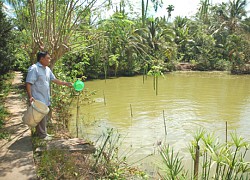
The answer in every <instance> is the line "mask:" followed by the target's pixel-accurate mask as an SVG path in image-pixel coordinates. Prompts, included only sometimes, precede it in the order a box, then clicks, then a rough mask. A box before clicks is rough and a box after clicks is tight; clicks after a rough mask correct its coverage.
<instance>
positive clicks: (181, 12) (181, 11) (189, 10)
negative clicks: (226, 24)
mask: <svg viewBox="0 0 250 180" xmlns="http://www.w3.org/2000/svg"><path fill="white" fill-rule="evenodd" d="M125 1H129V2H130V3H131V4H133V10H134V11H136V12H138V13H139V14H140V13H141V0H125ZM162 1H163V3H164V4H163V7H162V8H159V9H158V11H157V13H156V14H155V12H154V10H153V7H152V4H151V7H150V9H149V13H148V16H151V15H152V14H154V16H156V17H158V16H163V15H164V14H165V15H167V11H166V8H167V7H168V5H174V11H173V12H172V18H171V19H174V18H175V17H176V16H182V17H185V16H187V17H191V16H193V15H195V13H196V12H198V8H199V6H200V0H162ZM112 2H113V3H114V4H115V3H118V2H120V0H113V1H112ZM149 2H151V0H149ZM210 2H211V3H212V4H213V5H215V4H218V3H222V2H229V0H210ZM247 2H249V0H248V1H247ZM247 11H248V16H249V14H250V2H249V3H248V5H247ZM108 14H109V13H108Z"/></svg>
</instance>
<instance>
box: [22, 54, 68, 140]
mask: <svg viewBox="0 0 250 180" xmlns="http://www.w3.org/2000/svg"><path fill="white" fill-rule="evenodd" d="M49 64H50V55H49V53H48V52H38V53H37V63H36V64H33V65H32V66H30V67H29V69H28V74H27V77H26V90H27V93H28V98H29V102H30V103H31V102H32V101H35V100H39V101H41V102H43V103H44V104H46V105H47V106H50V81H52V82H54V83H56V84H58V85H65V86H68V87H71V86H72V84H71V83H69V82H64V81H61V80H59V79H56V77H55V75H54V74H53V72H52V71H51V69H50V68H49V67H48V66H49ZM47 120H48V116H47V115H46V116H45V117H44V118H43V119H42V121H41V122H40V123H39V124H38V125H37V126H36V135H37V136H38V137H39V138H42V139H44V140H51V139H52V137H51V136H50V135H48V134H47V127H46V124H47Z"/></svg>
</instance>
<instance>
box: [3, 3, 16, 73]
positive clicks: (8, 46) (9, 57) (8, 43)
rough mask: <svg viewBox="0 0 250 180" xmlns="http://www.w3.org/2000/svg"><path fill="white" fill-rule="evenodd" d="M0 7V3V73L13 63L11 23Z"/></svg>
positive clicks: (9, 67) (7, 69)
mask: <svg viewBox="0 0 250 180" xmlns="http://www.w3.org/2000/svg"><path fill="white" fill-rule="evenodd" d="M2 8H3V4H2V3H0V75H4V74H6V73H7V72H9V70H11V69H12V68H13V65H14V57H13V36H12V32H11V30H12V25H11V22H10V21H9V20H8V19H7V17H6V15H5V14H4V12H3V10H2Z"/></svg>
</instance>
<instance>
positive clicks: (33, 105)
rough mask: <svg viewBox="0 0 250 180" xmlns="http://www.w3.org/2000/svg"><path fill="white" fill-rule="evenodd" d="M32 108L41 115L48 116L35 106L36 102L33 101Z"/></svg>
mask: <svg viewBox="0 0 250 180" xmlns="http://www.w3.org/2000/svg"><path fill="white" fill-rule="evenodd" d="M31 106H32V107H33V108H34V109H35V110H36V111H38V112H39V113H42V114H45V115H46V114H47V112H44V111H42V110H41V109H38V108H37V107H36V106H35V104H34V102H33V101H32V102H31Z"/></svg>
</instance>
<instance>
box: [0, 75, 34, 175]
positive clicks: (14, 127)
mask: <svg viewBox="0 0 250 180" xmlns="http://www.w3.org/2000/svg"><path fill="white" fill-rule="evenodd" d="M22 84H23V83H22V74H21V73H20V72H15V78H14V80H13V82H12V86H13V90H12V91H11V93H10V94H9V95H8V97H7V99H6V101H5V102H4V104H5V107H7V108H8V111H9V112H10V117H11V118H10V119H9V120H8V121H7V122H6V126H5V127H6V129H7V130H8V132H10V134H11V136H10V138H9V140H0V179H4V180H13V179H21V180H26V179H37V178H36V177H37V176H36V172H35V163H34V159H33V151H32V143H31V131H30V129H29V128H28V126H26V125H24V124H23V123H22V115H23V112H24V111H25V110H26V103H25V102H23V101H22V99H21V96H20V93H16V92H17V90H18V89H19V88H20V86H22ZM14 89H15V90H14Z"/></svg>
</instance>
